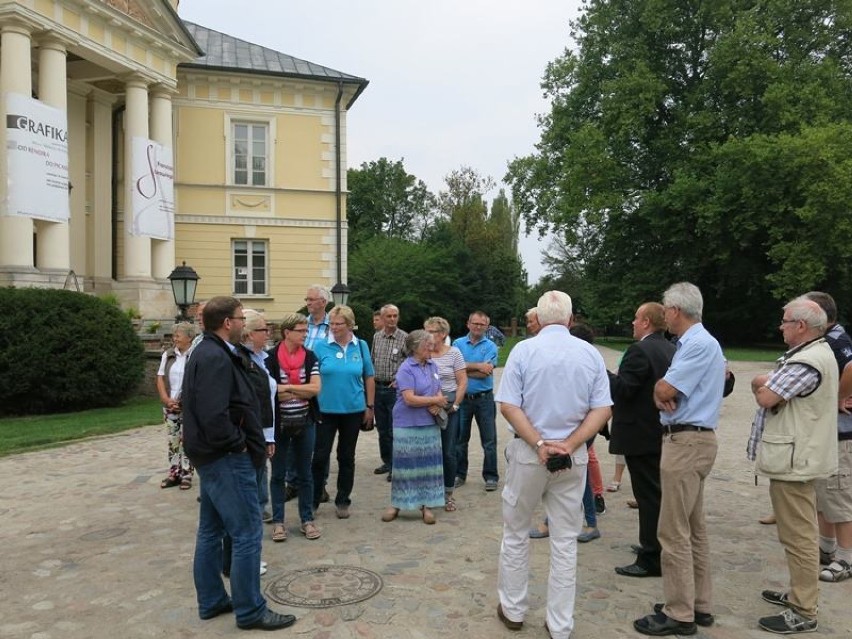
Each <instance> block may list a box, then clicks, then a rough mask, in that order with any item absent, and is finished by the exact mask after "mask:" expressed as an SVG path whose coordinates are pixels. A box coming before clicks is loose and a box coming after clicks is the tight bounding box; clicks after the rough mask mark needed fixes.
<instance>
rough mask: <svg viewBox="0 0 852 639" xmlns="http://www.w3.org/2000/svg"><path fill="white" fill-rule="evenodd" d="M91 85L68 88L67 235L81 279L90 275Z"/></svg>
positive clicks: (73, 266) (77, 272)
mask: <svg viewBox="0 0 852 639" xmlns="http://www.w3.org/2000/svg"><path fill="white" fill-rule="evenodd" d="M91 90H92V89H91V87H89V86H87V85H84V84H82V83H81V84H79V85H76V84H75V85H74V86H71V87H69V89H68V168H69V178H70V180H71V185H72V186H73V188H72V189H71V193H69V196H70V198H71V220H70V223H69V224H68V238H69V244H68V246H69V251H70V264H71V268H72V269H73V270H74V272H75V273H76V274H77V277H78V279H82V278H83V277H85V276H87V275H90V273H88V272H87V270H86V253H87V252H88V246H87V245H88V241H87V238H86V218H87V216H88V212H87V211H86V201H87V197H86V175H87V173H88V172H89V168H88V166H87V165H88V162H87V161H86V158H87V157H88V155H89V152H88V145H89V143H90V141H89V135H88V127H87V126H86V110H87V107H88V95H89V92H90V91H91Z"/></svg>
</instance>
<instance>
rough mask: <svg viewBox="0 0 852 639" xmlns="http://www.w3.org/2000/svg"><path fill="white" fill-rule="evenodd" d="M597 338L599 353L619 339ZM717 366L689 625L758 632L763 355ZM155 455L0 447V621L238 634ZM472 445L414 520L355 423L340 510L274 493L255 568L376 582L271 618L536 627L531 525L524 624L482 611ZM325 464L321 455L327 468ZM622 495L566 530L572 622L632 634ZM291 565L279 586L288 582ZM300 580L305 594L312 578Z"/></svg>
mask: <svg viewBox="0 0 852 639" xmlns="http://www.w3.org/2000/svg"><path fill="white" fill-rule="evenodd" d="M601 350H602V352H603V353H604V357H605V359H606V360H607V364H608V365H609V366H610V367H611V368H613V367H614V366H615V362H616V361H617V358H618V353H616V352H615V351H611V350H607V349H601ZM732 368H733V370H734V372H735V373H736V374H737V387H736V389H735V391H734V393H733V395H731V396H730V397H729V398H728V399H727V400H726V401H725V405H724V412H723V416H722V426H721V430H720V447H719V457H718V459H717V461H716V465H715V468H714V471H713V473H712V475H711V477H710V478H709V479H708V482H707V493H706V509H707V518H708V525H709V532H710V539H711V547H712V553H713V573H714V587H715V600H716V607H715V610H714V613H715V614H716V619H717V623H716V625H714V626H713V627H711V628H699V633H698V635H697V636H698V637H704V638H714V639H747V638H751V637H755V638H756V637H764V638H765V637H768V636H769V634H768V633H765V632H763V631H761V630H760V629H758V627H757V624H756V620H757V618H758V617H759V616H763V615H766V614H774V613H775V612H777V608H776V607H774V606H771V605H769V604H767V603H765V602H763V601H762V600H761V599H760V591H761V590H762V589H763V588H772V589H784V588H785V584H786V582H787V570H786V564H785V561H784V556H783V552H782V550H781V547H780V545H779V544H778V541H777V538H776V533H775V527H774V526H762V525H760V524H759V523H758V522H757V519H758V517H760V516H761V515H763V514H766V513H767V512H769V497H768V492H767V484H766V481H765V480H761V483H760V485H759V486H757V487H755V485H754V475H753V473H752V471H751V466H750V464H749V463H748V462H747V461H746V460H745V452H744V451H745V445H746V440H747V438H748V433H749V428H750V424H751V418H752V415H753V412H754V405H753V401H752V399H751V393H750V391H749V381H750V380H751V377H752V376H753V375H754V374H756V373H757V372H761V371H763V370H765V367H764V366H763V365H759V364H745V363H737V362H734V363H733V364H732ZM498 431H499V436H500V449H501V451H502V448H503V447H504V446H505V443H506V442H507V441H508V439H509V437H510V434H509V433H508V432H507V431H506V429H505V423H503V422H502V420H501V422H500V424H499V425H498ZM598 441H599V443H598V444H597V449H598V452H599V455H600V457H601V462H602V466H603V473H604V481H605V483H607V482H608V479H609V477H610V476H611V474H612V469H613V465H614V464H613V457H612V456H610V455H609V454H608V453H607V452H606V442H604V441H603V440H600V439H599V440H598ZM165 455H166V439H165V434H164V432H163V430H162V428H160V427H159V426H152V427H146V428H141V429H138V430H134V431H130V432H128V433H125V434H121V435H117V436H113V437H106V438H100V439H93V440H88V441H84V442H81V443H78V444H73V445H71V446H66V447H63V448H56V449H52V450H47V451H42V452H35V453H27V454H22V455H16V456H12V457H7V458H4V459H0V638H3V639H7V638H8V639H12V638H15V639H17V638H29V639H78V638H81V639H82V638H90V637H91V638H100V637H120V638H121V639H136V638H142V637H170V638H171V637H177V638H181V639H189V638H193V637H232V636H246V635H245V633H244V632H243V631H240V630H237V629H236V627H235V625H234V619H233V616H231V615H225V616H222V617H219V618H217V619H215V620H212V621H200V620H199V619H198V616H197V612H196V606H195V591H194V588H193V584H192V574H191V561H192V553H193V547H194V535H195V523H196V515H197V503H196V500H195V498H196V495H197V488H193V489H192V490H191V491H188V492H182V491H179V490H178V489H176V488H173V489H169V490H161V489H160V488H159V482H160V479H161V478H162V477H163V475H164V472H165V468H166V463H165ZM481 463H482V454H481V450H480V449H479V444H478V439H477V434H476V432H474V434H473V438H472V446H471V476H470V477H469V478H468V480H469V481H468V483H467V485H465V486H463V487H462V488H460V489H458V490H457V491H456V496H457V501H458V504H459V509H458V511H457V512H455V513H445V512H443V511H440V512H439V511H437V510H436V514H437V516H438V523H437V525H435V526H425V525H423V524H422V523H421V522H420V520H419V518H418V517H416V516H415V515H414V514H413V513H412V514H409V515H407V516H405V515H404V516H401V517H400V518H399V519H398V520H397V521H395V522H392V523H382V522H381V521H380V520H379V516H380V515H381V513H382V510H383V509H384V508H385V507H386V506H387V505H388V500H389V495H390V487H389V484H388V483H387V482H386V481H385V479H384V476H381V477H377V476H375V475H373V473H372V470H373V468H374V467H376V466H377V465H378V464H379V460H378V444H377V442H376V434H375V431H373V432H372V433H367V434H362V438H361V440H360V441H359V445H358V460H357V468H356V479H355V491H354V494H353V507H352V517H351V518H350V519H348V520H338V519H336V518H335V517H334V509H333V507H329V506H328V505H327V504H324V505H322V506H321V508H320V510H319V512H318V516H317V524H318V525H319V526H320V528H321V529H322V532H323V536H322V538H321V539H319V540H317V541H308V540H306V539H305V538H304V537H303V536H302V535H301V534H299V531H298V521H297V517H295V514H296V508H295V504H294V502H289V503H288V504H287V519H288V521H287V524H288V527H289V533H290V536H289V539H288V541H286V542H285V543H280V544H274V543H272V542H271V541H269V540H268V535H269V528H268V527H266V530H265V534H266V539H265V541H264V550H263V557H264V559H265V560H266V561H267V562H269V573H268V574H267V575H266V576H265V577H263V578H262V585H263V586H264V587H266V588H275V589H277V591H280V590H281V588H283V587H284V586H286V585H287V582H288V580H287V579H286V575H287V574H288V573H290V572H292V571H296V570H303V569H310V568H318V567H339V566H345V567H354V568H361V569H365V570H366V571H369V572H371V573H375V574H377V575H379V576H380V578H381V581H382V587H381V590H380V591H379V592H378V593H377V594H376V595H375V596H373V597H371V598H369V599H366V600H364V601H361V602H358V603H353V604H349V605H343V606H334V607H328V608H303V607H293V606H282V605H279V604H273V605H274V606H275V607H276V608H277V609H279V610H283V611H286V612H289V613H292V614H295V615H296V616H297V617H298V622H297V623H296V625H295V626H293V627H292V628H290V629H286V630H282V631H280V633H279V635H280V636H292V637H303V638H310V639H332V638H333V639H338V638H339V639H346V638H350V637H352V638H358V639H371V638H376V639H406V638H412V639H415V638H427V637H429V638H434V637H444V638H447V639H454V638H456V637H465V638H472V639H493V638H496V637H514V638H517V639H524V638H525V637H541V638H544V637H546V636H547V635H546V632H545V630H544V627H543V624H544V608H543V606H544V596H545V581H546V570H547V560H548V543H547V541H546V540H537V541H533V542H532V544H533V546H532V548H533V551H532V555H533V559H532V578H531V589H530V595H531V597H530V598H531V610H530V612H529V615H528V616H527V619H526V623H525V625H524V628H523V630H522V631H520V632H514V633H513V632H509V631H508V630H506V629H504V628H503V626H502V624H500V623H499V622H498V621H497V619H496V616H495V607H496V605H497V595H496V587H495V584H496V575H497V554H498V552H499V547H500V532H501V524H500V493H499V492H494V493H486V492H485V491H484V489H483V484H482V482H481V480H480V479H479V478H478V477H477V474H478V471H479V470H480V469H481ZM500 469H501V473H502V471H503V457H502V452H501V455H500ZM334 478H335V475H334V473H333V474H332V483H333V482H334ZM501 483H502V482H501ZM332 494H333V491H332ZM630 497H631V494H630V486H629V476H627V475H625V483H624V484H623V485H622V489H621V491H620V492H618V493H615V494H608V495H607V497H606V499H607V512H606V514H605V515H603V516H601V517H600V518H599V526H600V529H601V531H602V533H603V537H602V538H601V539H599V540H597V541H594V542H592V543H589V544H585V545H581V546H580V553H579V555H580V556H579V577H578V593H577V611H576V628H575V631H574V637H576V638H579V639H582V638H588V639H592V638H594V639H598V638H602V639H610V638H618V637H639V636H641V635H639V634H638V633H636V632H635V631H634V630H633V629H632V625H631V622H632V620H633V619H634V618H636V617H638V616H641V615H644V614H647V613H648V612H650V609H651V606H652V604H653V603H654V602H655V601H661V593H662V583H661V580H660V579H653V578H651V579H631V578H627V577H620V576H618V575H616V574H615V572H614V571H613V567H614V566H616V565H623V564H626V563H629V562H630V561H632V555H631V553H630V544H631V543H636V542H637V517H636V512H635V511H633V510H630V509H629V508H628V507H627V506H626V501H627V500H628V499H629V498H630ZM305 579H306V580H308V579H310V577H306V578H305ZM353 579H354V578H353V577H352V576H351V575H347V576H343V577H341V581H340V583H338V584H333V583H332V584H328V583H327V584H326V585H325V586H323V587H324V588H326V589H327V590H328V592H329V593H331V594H332V595H334V594H335V591H336V590H335V589H336V586H340V589H342V590H343V591H345V590H347V589H348V588H349V587H356V586H357V585H358V584H354V583H349V581H351V580H353ZM347 580H348V581H347ZM300 583H301V582H299V581H298V580H297V581H296V582H290V583H289V587H290V589H291V590H293V589H296V590H298V589H299V587H300ZM305 583H306V584H308V585H309V586H310V585H313V583H312V582H309V581H305ZM367 585H369V584H367ZM304 594H306V595H307V596H308V597H310V595H312V593H311V592H310V588H308V592H305V593H304ZM313 594H318V595H319V596H321V595H322V593H321V592H320V593H313ZM850 601H852V580H850V581H846V582H843V583H840V584H822V587H821V595H820V618H819V621H820V629H819V632H820V633H822V634H823V635H830V636H838V637H839V636H843V637H847V636H852V615H850V614H849V602H850ZM844 610H845V611H846V612H844Z"/></svg>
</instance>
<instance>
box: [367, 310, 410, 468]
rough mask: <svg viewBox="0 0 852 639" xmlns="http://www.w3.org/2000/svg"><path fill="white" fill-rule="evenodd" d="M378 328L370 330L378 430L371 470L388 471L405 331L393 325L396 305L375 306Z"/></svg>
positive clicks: (406, 334) (395, 319)
mask: <svg viewBox="0 0 852 639" xmlns="http://www.w3.org/2000/svg"><path fill="white" fill-rule="evenodd" d="M379 310H380V312H381V318H382V330H381V331H378V332H376V333H374V334H373V350H372V353H371V355H372V357H373V366H374V367H375V369H376V408H375V411H374V412H375V415H376V429H377V430H378V431H379V455H380V456H381V458H382V465H381V466H379V467H378V468H376V469H375V470H374V471H373V472H374V473H375V474H376V475H383V474H385V473H387V474H388V481H390V480H391V473H392V471H393V468H392V466H393V405H394V403H396V383H395V381H394V380H395V379H396V370H397V369H398V368H399V365H400V363H401V362H402V361H403V360H404V359H405V356H404V355H403V352H402V350H403V349H402V347H403V344H405V338H406V337H408V333H406V332H405V331H403V330H400V329H399V328H397V324H398V323H399V309H398V308H397V307H396V306H394V305H393V304H385V305H384V306H382V308H381V309H379Z"/></svg>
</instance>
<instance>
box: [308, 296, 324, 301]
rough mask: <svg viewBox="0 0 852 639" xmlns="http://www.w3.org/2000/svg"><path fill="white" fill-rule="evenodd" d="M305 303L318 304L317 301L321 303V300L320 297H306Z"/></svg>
mask: <svg viewBox="0 0 852 639" xmlns="http://www.w3.org/2000/svg"><path fill="white" fill-rule="evenodd" d="M305 301H306V302H319V301H322V298H321V297H306V298H305Z"/></svg>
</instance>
